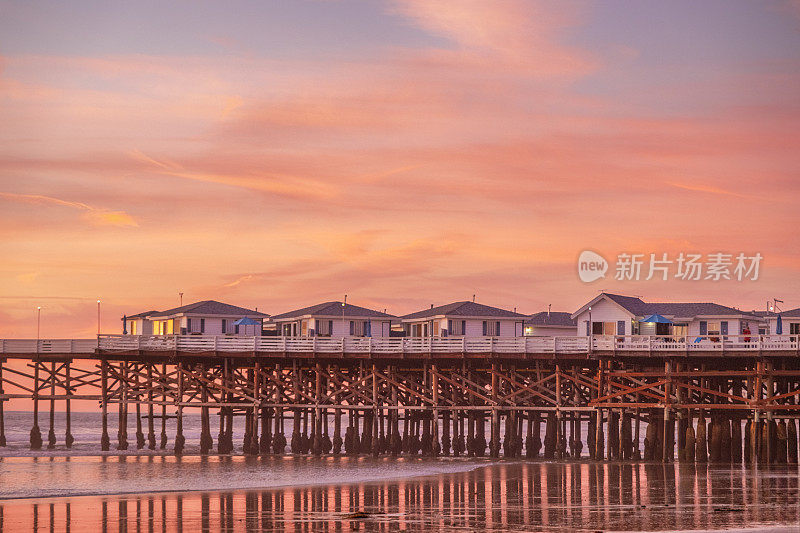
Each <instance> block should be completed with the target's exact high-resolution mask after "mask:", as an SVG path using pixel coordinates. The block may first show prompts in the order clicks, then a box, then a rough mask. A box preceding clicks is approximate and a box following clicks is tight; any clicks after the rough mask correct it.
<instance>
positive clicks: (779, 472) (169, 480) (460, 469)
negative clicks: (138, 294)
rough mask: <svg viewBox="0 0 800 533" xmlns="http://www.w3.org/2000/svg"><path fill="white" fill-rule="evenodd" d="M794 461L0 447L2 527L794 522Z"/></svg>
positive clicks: (798, 494) (466, 527)
mask: <svg viewBox="0 0 800 533" xmlns="http://www.w3.org/2000/svg"><path fill="white" fill-rule="evenodd" d="M798 479H799V476H798V469H797V467H796V466H793V467H768V468H749V467H742V466H727V465H726V466H719V467H717V466H714V465H703V466H694V465H692V466H687V465H680V464H666V465H664V464H655V463H638V464H633V463H590V462H588V461H578V462H567V463H552V462H542V461H519V460H513V461H511V460H510V461H504V460H499V461H498V460H494V461H492V460H474V459H459V460H456V459H422V458H417V459H391V458H381V459H373V458H367V457H358V458H350V457H341V458H333V457H328V458H310V457H289V456H286V457H265V458H244V457H218V456H212V457H207V458H205V457H204V458H201V457H196V456H191V457H183V458H175V457H169V456H137V457H125V456H104V457H97V456H77V457H75V456H73V457H48V458H33V457H15V458H8V457H6V458H3V459H2V460H0V480H2V481H3V483H2V487H1V488H0V491H2V499H0V517H1V518H0V531H2V532H15V531H38V530H41V531H71V530H73V531H74V530H84V531H101V530H102V531H169V532H178V531H435V530H441V531H474V530H487V531H561V530H575V531H596V530H614V531H671V530H681V531H683V530H700V531H703V530H717V529H728V530H748V531H750V530H753V531H796V530H797V528H798V524H800V489H799V488H798Z"/></svg>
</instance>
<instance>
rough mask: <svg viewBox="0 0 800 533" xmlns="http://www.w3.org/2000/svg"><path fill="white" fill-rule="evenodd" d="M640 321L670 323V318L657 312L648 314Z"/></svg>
mask: <svg viewBox="0 0 800 533" xmlns="http://www.w3.org/2000/svg"><path fill="white" fill-rule="evenodd" d="M642 322H655V323H656V324H672V320H670V319H669V318H664V317H663V316H661V315H659V314H658V313H656V314H654V315H650V316H649V317H647V318H645V319H644V320H642Z"/></svg>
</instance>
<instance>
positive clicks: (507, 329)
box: [400, 301, 528, 337]
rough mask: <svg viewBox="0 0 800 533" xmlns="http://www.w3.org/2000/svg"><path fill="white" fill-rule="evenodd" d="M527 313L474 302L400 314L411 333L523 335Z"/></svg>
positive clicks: (407, 333)
mask: <svg viewBox="0 0 800 533" xmlns="http://www.w3.org/2000/svg"><path fill="white" fill-rule="evenodd" d="M526 318H528V317H527V316H526V315H523V314H520V313H516V312H514V311H508V310H506V309H500V308H498V307H491V306H489V305H483V304H479V303H475V302H469V301H467V302H454V303H451V304H447V305H440V306H438V307H433V306H431V308H430V309H424V310H422V311H417V312H416V313H411V314H408V315H405V316H402V317H400V321H401V322H402V323H403V329H404V331H405V334H406V336H408V337H447V336H465V337H521V336H522V334H523V329H522V325H523V322H524V321H525V319H526Z"/></svg>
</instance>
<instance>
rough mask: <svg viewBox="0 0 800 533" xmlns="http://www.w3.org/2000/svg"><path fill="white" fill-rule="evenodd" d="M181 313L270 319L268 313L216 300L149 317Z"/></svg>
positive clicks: (152, 313) (158, 312)
mask: <svg viewBox="0 0 800 533" xmlns="http://www.w3.org/2000/svg"><path fill="white" fill-rule="evenodd" d="M180 313H191V314H197V315H229V316H236V317H239V318H241V317H243V316H245V315H247V316H251V317H253V316H256V317H264V318H266V317H269V315H268V314H266V313H259V312H258V311H253V310H252V309H246V308H244V307H238V306H236V305H230V304H226V303H222V302H218V301H216V300H203V301H202V302H195V303H193V304H187V305H182V306H180V307H175V308H173V309H167V310H166V311H156V312H151V313H150V314H149V315H148V316H152V317H161V316H170V315H177V314H180Z"/></svg>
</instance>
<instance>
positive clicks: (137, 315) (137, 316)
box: [120, 309, 158, 320]
mask: <svg viewBox="0 0 800 533" xmlns="http://www.w3.org/2000/svg"><path fill="white" fill-rule="evenodd" d="M153 313H158V311H156V310H155V309H154V310H152V311H145V312H144V313H136V314H135V315H126V316H123V317H122V318H120V320H122V319H125V320H130V319H132V318H147V317H148V316H150V315H152V314H153Z"/></svg>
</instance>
